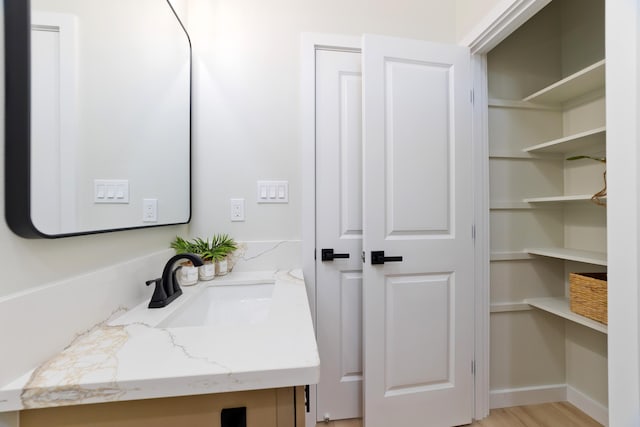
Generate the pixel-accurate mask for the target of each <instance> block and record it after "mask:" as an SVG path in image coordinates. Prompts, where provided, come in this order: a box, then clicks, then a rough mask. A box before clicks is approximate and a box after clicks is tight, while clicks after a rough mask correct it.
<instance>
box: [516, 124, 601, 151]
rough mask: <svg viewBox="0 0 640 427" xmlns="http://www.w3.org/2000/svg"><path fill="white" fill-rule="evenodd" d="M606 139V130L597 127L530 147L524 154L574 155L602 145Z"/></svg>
mask: <svg viewBox="0 0 640 427" xmlns="http://www.w3.org/2000/svg"><path fill="white" fill-rule="evenodd" d="M605 139H606V128H605V127H604V126H603V127H599V128H595V129H590V130H588V131H585V132H580V133H576V134H574V135H569V136H565V137H563V138H559V139H554V140H552V141H547V142H543V143H542V144H538V145H532V146H530V147H527V148H525V149H524V150H522V151H524V152H526V153H563V154H567V153H574V152H577V151H584V150H588V149H591V148H593V147H596V146H598V145H599V144H602V147H603V148H604V142H605Z"/></svg>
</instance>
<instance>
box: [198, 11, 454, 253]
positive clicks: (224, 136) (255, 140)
mask: <svg viewBox="0 0 640 427" xmlns="http://www.w3.org/2000/svg"><path fill="white" fill-rule="evenodd" d="M189 27H190V33H191V35H192V39H193V43H194V54H195V87H196V88H197V89H196V92H195V94H194V113H195V119H196V121H195V128H194V138H195V145H196V147H195V153H194V154H195V156H194V172H195V173H194V217H193V219H194V220H193V226H192V231H193V233H194V234H195V235H208V234H211V233H213V232H228V233H230V234H231V235H232V236H234V237H235V238H236V239H239V240H299V239H300V235H301V225H300V223H301V196H302V194H301V170H300V164H301V154H300V150H301V147H300V146H301V144H300V103H299V97H300V93H299V92H300V39H301V33H303V32H322V33H337V34H356V35H360V34H362V33H365V32H370V33H381V34H387V35H395V36H402V37H411V38H418V39H428V40H434V41H442V42H449V43H453V42H455V3H454V2H445V1H440V0H428V1H425V0H398V1H394V2H390V1H386V2H368V1H365V0H356V1H349V2H344V1H339V0H328V1H321V2H317V1H309V0H303V1H301V0H275V1H269V2H265V1H262V0H247V1H242V2H238V1H235V0H192V1H191V3H190V4H189ZM259 179H278V180H280V179H283V180H288V181H289V191H290V194H289V200H290V202H289V204H287V205H258V204H256V202H255V197H256V196H255V195H256V188H255V187H256V180H259ZM320 179H321V177H320ZM232 197H241V198H245V199H246V221H245V222H237V223H231V222H230V221H229V199H230V198H232ZM298 256H299V254H298ZM298 265H301V264H300V261H298Z"/></svg>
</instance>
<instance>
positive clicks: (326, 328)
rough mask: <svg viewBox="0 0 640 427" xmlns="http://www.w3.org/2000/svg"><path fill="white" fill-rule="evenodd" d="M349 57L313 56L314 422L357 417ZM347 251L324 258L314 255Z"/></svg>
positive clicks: (357, 181) (356, 89)
mask: <svg viewBox="0 0 640 427" xmlns="http://www.w3.org/2000/svg"><path fill="white" fill-rule="evenodd" d="M360 61H361V57H360V54H359V53H355V52H339V51H329V50H318V51H317V52H316V206H317V212H316V218H317V219H316V221H317V223H316V245H317V250H316V253H317V260H316V274H317V277H316V304H317V306H316V313H317V324H316V332H317V339H318V349H319V352H320V360H321V361H322V369H321V371H320V375H321V377H320V384H318V387H317V418H318V421H321V420H323V419H324V418H325V417H328V418H330V419H342V418H356V417H361V416H362V260H361V257H360V254H361V252H362V113H361V111H362V78H361V72H360V70H361V64H360ZM323 248H330V249H334V251H335V253H347V254H349V256H350V258H348V259H343V258H341V259H335V260H333V261H324V262H323V261H322V260H321V257H320V250H321V249H323Z"/></svg>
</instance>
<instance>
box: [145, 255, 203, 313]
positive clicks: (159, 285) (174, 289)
mask: <svg viewBox="0 0 640 427" xmlns="http://www.w3.org/2000/svg"><path fill="white" fill-rule="evenodd" d="M183 259H187V260H189V261H191V262H192V263H193V265H195V266H196V267H200V266H201V265H202V259H201V258H200V257H199V256H198V255H196V254H190V253H185V254H178V255H174V256H172V257H171V259H169V261H167V263H166V264H165V266H164V270H162V277H161V278H158V279H153V280H148V281H147V286H149V285H151V284H152V283H153V284H155V285H156V289H155V291H153V296H152V297H151V301H150V302H149V308H161V307H166V306H167V305H169V304H170V303H171V301H173V300H174V299H176V298H178V297H179V296H180V295H182V289H180V285H179V284H178V280H177V279H176V273H177V272H178V270H180V269H181V268H182V266H178V268H175V269H174V268H173V267H174V265H175V263H176V262H178V261H180V260H183Z"/></svg>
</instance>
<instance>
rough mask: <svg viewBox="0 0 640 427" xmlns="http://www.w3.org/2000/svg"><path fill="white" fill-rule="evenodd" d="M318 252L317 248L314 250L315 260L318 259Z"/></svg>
mask: <svg viewBox="0 0 640 427" xmlns="http://www.w3.org/2000/svg"><path fill="white" fill-rule="evenodd" d="M317 252H318V250H317V249H314V250H313V260H314V261H315V260H317V259H318V256H317V255H316V253H317Z"/></svg>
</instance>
